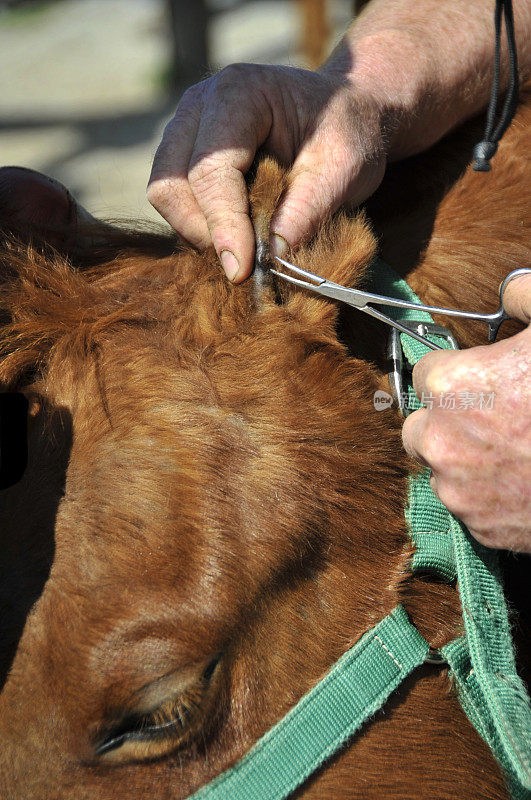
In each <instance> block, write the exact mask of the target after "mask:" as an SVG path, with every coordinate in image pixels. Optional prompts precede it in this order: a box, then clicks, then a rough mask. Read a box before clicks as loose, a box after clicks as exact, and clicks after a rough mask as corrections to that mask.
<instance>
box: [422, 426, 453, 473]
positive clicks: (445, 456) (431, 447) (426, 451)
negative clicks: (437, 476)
mask: <svg viewBox="0 0 531 800" xmlns="http://www.w3.org/2000/svg"><path fill="white" fill-rule="evenodd" d="M420 447H421V452H422V454H423V455H424V458H425V459H426V461H427V462H428V464H429V465H430V466H431V467H432V469H434V470H436V471H438V472H441V471H443V472H448V470H449V469H450V468H451V466H452V465H453V464H454V463H455V460H456V456H457V453H456V452H455V449H454V445H453V441H452V439H450V438H448V437H447V436H446V435H445V432H444V430H443V429H441V426H440V424H439V422H438V420H437V419H436V418H434V416H433V415H432V414H430V416H429V417H428V420H427V422H426V425H425V427H424V430H423V432H422V435H421V440H420Z"/></svg>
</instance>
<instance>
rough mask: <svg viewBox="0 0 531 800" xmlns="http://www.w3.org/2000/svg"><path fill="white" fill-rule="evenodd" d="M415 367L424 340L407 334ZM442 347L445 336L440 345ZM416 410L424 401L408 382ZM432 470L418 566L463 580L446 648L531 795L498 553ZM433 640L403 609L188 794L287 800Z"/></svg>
mask: <svg viewBox="0 0 531 800" xmlns="http://www.w3.org/2000/svg"><path fill="white" fill-rule="evenodd" d="M372 278H373V280H372V286H373V287H374V291H377V292H379V293H381V294H385V295H387V296H391V297H400V298H403V299H406V300H410V301H412V302H417V303H418V302H420V301H419V299H418V298H417V297H416V295H415V294H414V293H413V292H412V291H411V289H410V288H409V286H408V285H407V283H406V282H405V281H404V280H402V279H401V278H400V277H399V276H398V275H397V274H396V273H395V272H394V271H393V270H392V269H391V268H390V267H388V266H387V265H385V264H383V262H381V261H380V262H378V265H377V273H375V274H374V275H373V276H372ZM393 311H394V313H395V314H397V315H398V314H399V315H400V318H401V319H409V320H418V321H422V322H432V320H431V317H430V315H429V314H428V313H426V312H419V311H407V310H404V309H391V313H392V312H393ZM400 341H401V344H402V349H403V353H404V355H405V357H406V359H407V361H408V362H409V363H410V365H413V364H415V363H416V362H417V361H418V360H419V359H420V358H421V357H422V356H423V355H425V354H426V353H427V352H428V348H427V347H425V345H423V344H421V343H419V342H417V341H415V340H414V339H412V338H411V337H410V336H407V335H406V334H401V335H400ZM442 344H443V346H444V341H443V342H442ZM407 391H408V395H409V398H408V399H409V408H420V402H419V401H418V399H417V398H416V396H415V393H414V391H413V387H412V386H411V385H408V388H407ZM429 477H430V473H429V470H426V471H425V472H423V473H421V474H420V475H416V476H414V477H412V478H411V479H410V487H409V498H408V506H407V509H406V518H407V521H408V527H409V533H410V536H411V539H412V541H413V542H414V544H415V554H414V556H413V560H412V569H413V570H414V571H415V570H422V571H423V572H426V571H428V572H431V573H434V574H436V575H437V576H438V577H439V578H441V579H443V580H445V581H449V582H450V581H452V580H454V579H455V578H456V577H457V582H458V586H459V592H460V598H461V606H462V608H463V609H466V613H464V616H463V620H464V628H465V633H464V635H463V636H461V637H460V638H458V639H455V640H454V641H452V642H450V643H449V644H447V645H446V646H445V647H443V648H442V650H441V652H440V654H438V655H439V657H440V658H441V659H442V660H445V661H447V663H448V664H449V667H450V672H451V674H452V675H453V676H454V677H455V679H456V682H457V686H458V692H459V698H460V701H461V704H462V706H463V708H464V710H465V712H466V714H467V715H468V717H469V719H470V720H471V722H472V723H473V725H474V726H475V728H476V729H477V731H478V732H479V733H480V734H481V736H482V737H483V738H484V739H485V741H486V742H487V744H488V745H489V746H490V748H491V750H492V752H493V753H494V755H495V757H496V758H497V760H498V761H499V763H500V765H501V766H502V768H503V770H504V772H505V775H506V778H507V783H508V787H509V790H510V792H511V796H512V797H513V798H515V800H524V799H525V798H527V799H528V800H529V798H531V791H530V790H531V704H530V700H529V697H528V695H527V693H526V690H525V687H524V684H523V682H522V680H521V679H520V677H519V676H518V675H517V673H516V667H515V662H514V653H513V647H512V641H511V635H510V629H509V623H508V616H507V608H506V604H505V599H504V596H503V591H502V588H501V583H500V578H499V572H498V565H497V556H496V553H495V551H492V550H489V549H487V548H485V547H483V546H481V545H480V544H478V543H477V542H476V541H475V540H474V539H472V537H471V536H470V535H469V533H468V531H467V530H466V528H465V527H464V526H463V525H462V523H460V522H459V520H457V519H456V518H455V517H454V516H452V514H450V512H449V511H448V510H447V509H446V508H445V507H444V506H443V505H442V503H441V502H440V501H439V500H438V498H437V497H436V496H435V495H434V493H433V492H432V490H431V487H430V481H429ZM431 657H433V656H432V655H431V656H430V647H429V644H428V642H427V641H426V640H425V639H424V638H423V637H422V636H421V635H420V633H419V632H418V631H417V629H416V628H415V627H414V626H413V625H412V624H411V622H410V621H409V619H408V617H407V614H406V612H405V611H404V609H403V608H402V607H401V606H398V607H397V608H395V609H394V611H392V612H391V613H390V614H389V615H388V616H387V617H385V618H384V619H383V620H382V621H381V622H379V623H378V625H376V626H375V627H374V628H372V629H371V630H370V631H368V632H367V633H365V634H364V635H363V636H362V637H361V639H359V641H357V642H356V644H354V646H353V647H351V648H350V650H348V651H347V652H346V653H345V654H344V655H343V656H342V657H341V658H340V659H339V661H337V662H336V663H335V664H334V666H333V667H332V668H331V669H330V671H329V672H328V673H327V674H326V675H325V676H324V678H322V680H321V681H320V682H319V683H318V684H317V685H316V686H314V687H313V689H311V690H310V691H309V692H308V693H307V694H305V695H304V696H303V697H302V699H301V700H299V702H298V703H297V704H296V705H295V706H294V707H293V708H292V709H291V710H290V711H289V712H288V713H287V714H286V716H285V717H283V719H281V720H280V721H279V722H278V723H277V724H276V725H274V726H273V727H272V728H271V729H270V730H269V731H268V732H267V733H266V734H265V735H264V736H263V737H262V738H261V739H260V740H259V741H258V742H257V743H256V744H255V745H254V746H253V747H252V748H251V750H250V751H249V752H248V753H247V754H246V755H245V756H244V757H243V758H242V759H241V760H240V761H239V762H238V763H237V764H235V765H234V766H233V767H231V768H230V769H228V770H226V771H225V772H223V773H222V774H221V775H219V776H218V777H217V778H215V779H214V780H213V781H212V782H211V783H209V784H207V785H206V786H204V787H203V788H202V789H200V790H199V791H198V792H196V793H195V794H194V795H192V796H191V797H190V798H189V800H283V799H284V798H287V797H288V796H289V795H290V794H291V793H292V792H293V791H294V790H295V789H296V788H297V787H298V786H300V785H301V784H302V783H303V782H304V781H305V780H306V779H307V778H308V777H309V776H310V775H312V774H313V773H314V772H315V771H316V770H317V769H319V767H321V765H322V764H323V763H324V762H325V761H326V760H327V759H328V758H329V757H330V756H332V755H333V754H334V753H335V752H336V751H337V750H338V749H339V748H340V747H341V746H342V745H344V744H345V743H346V742H348V740H349V739H350V738H351V737H352V736H353V735H354V734H356V733H357V731H358V730H359V729H360V728H361V726H362V725H363V723H364V722H365V721H366V720H367V719H369V718H370V717H371V716H372V715H373V714H374V713H375V712H376V711H378V710H379V709H380V708H382V706H383V705H384V704H385V702H386V701H387V699H388V697H389V696H390V695H391V693H392V692H393V691H394V690H395V689H396V688H397V687H398V686H399V685H400V684H401V683H402V681H403V680H404V679H405V678H406V677H407V676H408V675H409V674H410V673H411V671H412V670H413V669H415V667H418V666H419V665H420V664H422V663H423V662H424V661H426V660H427V659H428V660H430V658H431Z"/></svg>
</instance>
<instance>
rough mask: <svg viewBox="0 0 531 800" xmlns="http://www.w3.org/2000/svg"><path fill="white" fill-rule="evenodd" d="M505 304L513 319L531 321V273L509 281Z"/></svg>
mask: <svg viewBox="0 0 531 800" xmlns="http://www.w3.org/2000/svg"><path fill="white" fill-rule="evenodd" d="M503 305H504V308H505V310H506V311H507V313H508V314H509V316H510V317H511V318H512V319H519V320H520V321H521V322H525V323H526V324H528V323H529V322H531V273H529V274H528V275H519V276H518V277H517V278H513V280H512V281H509V283H508V284H507V288H506V289H505V291H504V293H503Z"/></svg>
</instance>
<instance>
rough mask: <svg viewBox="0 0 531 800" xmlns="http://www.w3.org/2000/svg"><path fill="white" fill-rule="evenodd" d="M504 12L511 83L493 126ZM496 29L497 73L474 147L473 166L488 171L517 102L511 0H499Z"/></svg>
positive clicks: (496, 11) (495, 57)
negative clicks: (482, 129)
mask: <svg viewBox="0 0 531 800" xmlns="http://www.w3.org/2000/svg"><path fill="white" fill-rule="evenodd" d="M502 13H503V17H504V19H505V33H506V35H507V46H508V50H509V87H508V89H507V96H506V98H505V102H504V104H503V108H502V111H501V115H500V120H499V122H498V124H497V125H496V127H494V122H495V120H494V117H495V114H496V106H497V103H498V91H499V88H500V51H501V22H502ZM494 31H495V36H496V42H495V52H494V77H493V79H492V88H491V93H490V100H489V107H488V109H487V123H486V125H485V133H484V135H483V140H482V141H481V142H479V143H478V144H477V145H476V146H475V147H474V150H473V157H474V166H473V169H474V170H475V171H476V172H488V171H489V170H490V159H491V158H492V157H493V155H494V154H495V152H496V150H497V149H498V142H499V141H500V139H501V138H502V136H503V134H504V133H505V131H506V130H507V128H508V127H509V125H510V124H511V121H512V118H513V117H514V115H515V112H516V106H517V105H518V60H517V55H516V40H515V36H514V19H513V4H512V0H496V7H495V10H494Z"/></svg>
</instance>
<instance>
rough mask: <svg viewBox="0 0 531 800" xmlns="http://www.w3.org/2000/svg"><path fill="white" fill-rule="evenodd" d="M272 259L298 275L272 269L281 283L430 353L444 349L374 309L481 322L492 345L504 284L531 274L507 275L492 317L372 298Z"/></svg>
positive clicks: (502, 315)
mask: <svg viewBox="0 0 531 800" xmlns="http://www.w3.org/2000/svg"><path fill="white" fill-rule="evenodd" d="M275 258H276V260H277V261H278V262H280V264H282V265H283V266H284V267H286V269H289V270H290V271H291V272H295V274H296V275H300V278H294V277H293V275H286V274H284V273H283V272H278V271H277V270H275V269H272V270H271V272H272V273H273V274H274V275H277V276H278V277H279V278H282V279H283V280H285V281H287V282H288V283H291V284H294V285H295V286H301V287H302V288H304V289H308V290H310V291H312V292H315V293H316V294H319V295H321V297H329V298H330V299H331V300H339V301H341V302H342V303H346V304H347V305H349V306H352V307H353V308H357V309H358V310H359V311H363V312H364V313H365V314H369V315H370V316H371V317H375V318H376V319H379V320H381V321H382V322H385V323H386V325H390V326H391V327H392V328H395V329H396V330H398V331H400V332H401V333H407V335H408V336H411V337H412V338H413V339H416V340H417V341H418V342H422V344H424V345H426V347H429V348H430V349H431V350H442V349H443V348H441V346H440V345H438V344H436V343H435V342H432V341H430V340H429V339H428V338H427V337H426V336H424V335H423V334H420V333H418V330H417V329H416V328H408V326H407V324H406V323H405V322H404V321H403V320H397V319H393V318H392V317H390V316H388V315H387V314H383V313H382V312H381V311H378V310H377V309H376V308H373V306H375V305H377V306H378V305H380V306H388V307H390V308H407V309H411V310H414V311H427V312H428V313H434V314H443V315H444V316H447V317H463V318H465V319H476V320H480V321H481V322H486V323H487V325H488V326H489V342H494V341H496V336H497V335H498V330H499V328H500V325H501V324H502V322H503V321H504V320H506V319H509V315H508V314H507V312H506V310H505V308H504V306H503V293H504V291H505V289H506V287H507V284H508V283H509V281H511V280H513V278H517V277H518V276H519V275H525V274H529V273H531V269H529V268H522V269H515V270H513V271H512V272H510V273H509V274H508V275H507V277H506V278H505V279H504V280H503V281H502V283H501V286H500V307H499V308H498V310H497V311H494V312H493V313H492V314H483V313H478V312H477V311H461V310H460V309H458V308H440V307H439V306H426V305H424V304H423V303H412V302H410V301H409V300H401V299H400V298H396V297H385V295H381V294H373V293H372V292H365V291H361V290H360V289H351V288H349V287H348V286H341V284H340V283H334V281H329V280H327V279H326V278H322V277H321V276H320V275H315V274H314V273H313V272H308V271H307V270H305V269H301V267H296V266H295V265H294V264H290V263H289V261H285V260H284V259H283V258H279V257H278V256H275ZM301 278H304V279H305V280H301ZM423 324H424V323H423Z"/></svg>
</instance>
